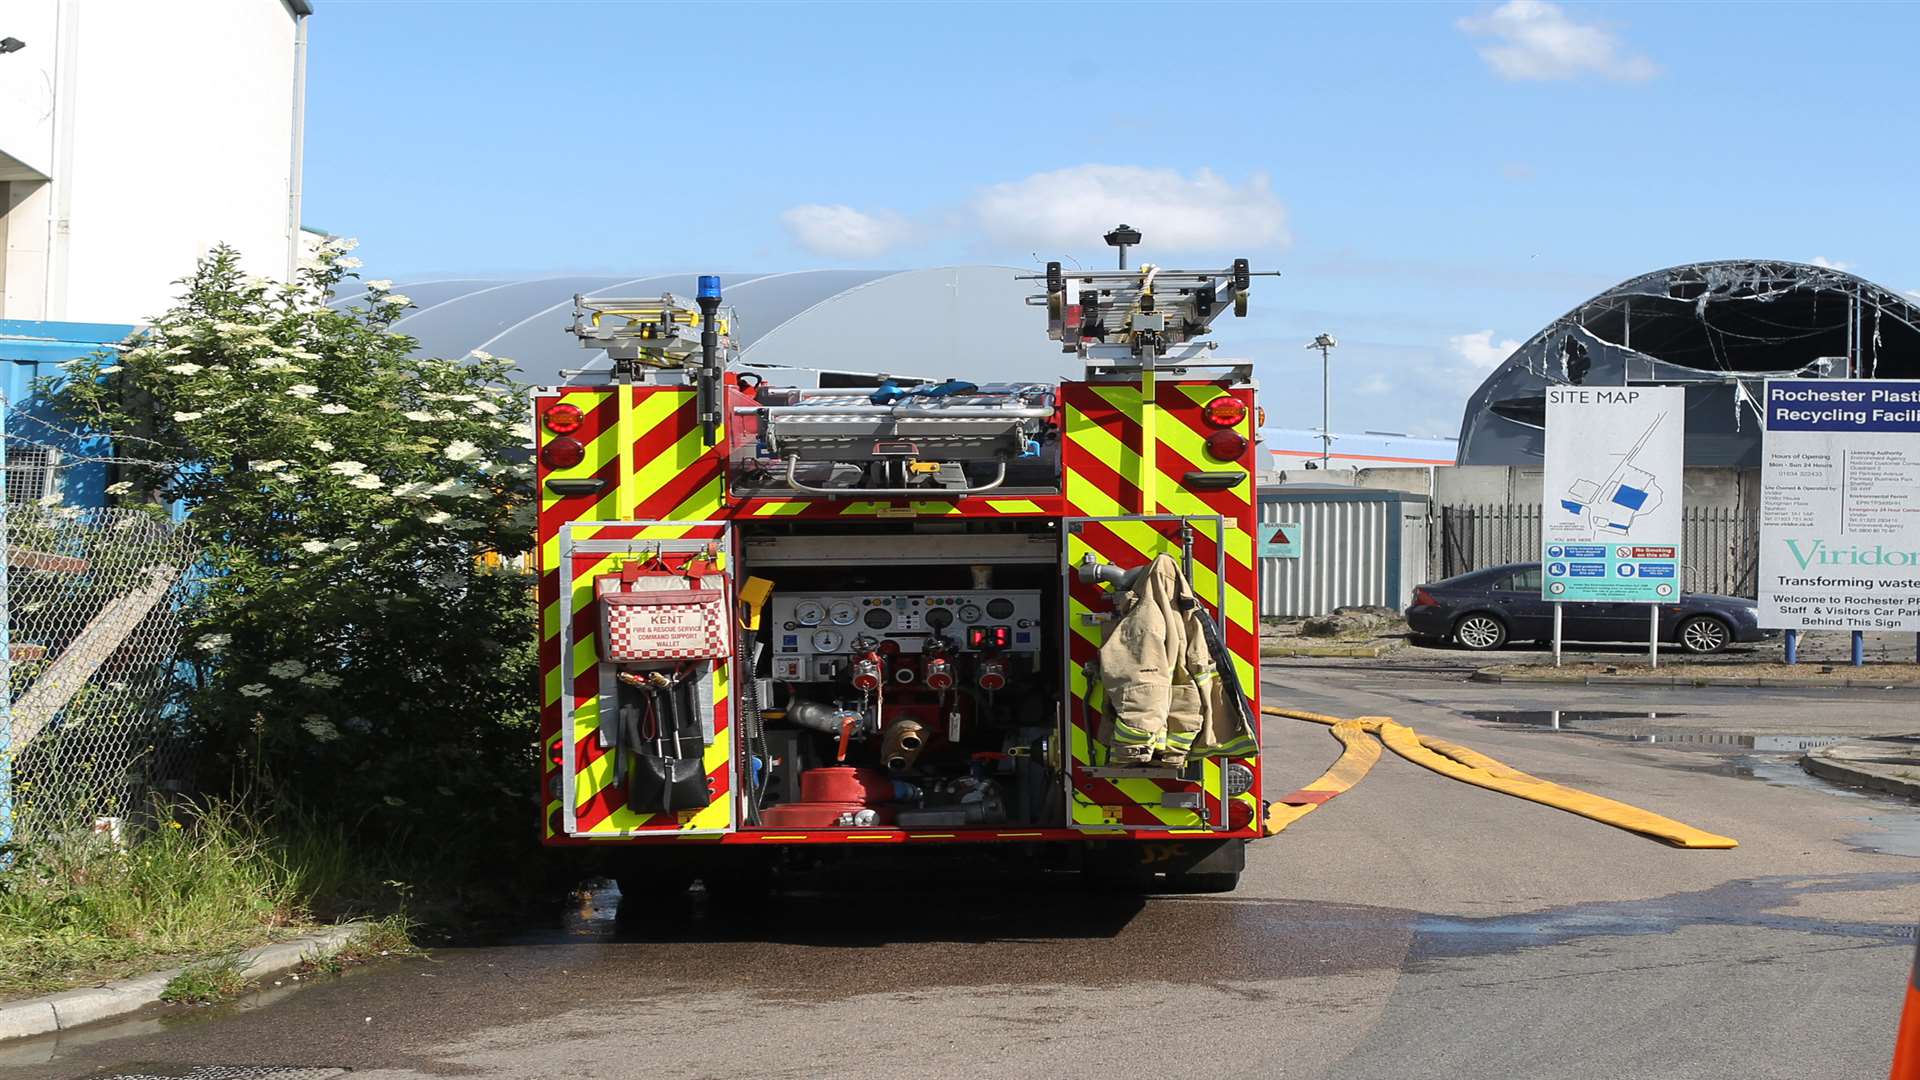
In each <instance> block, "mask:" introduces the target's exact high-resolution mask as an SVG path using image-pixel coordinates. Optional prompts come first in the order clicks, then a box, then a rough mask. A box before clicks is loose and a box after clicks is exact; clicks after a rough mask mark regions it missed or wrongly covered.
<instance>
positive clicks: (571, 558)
mask: <svg viewBox="0 0 1920 1080" xmlns="http://www.w3.org/2000/svg"><path fill="white" fill-rule="evenodd" d="M559 542H560V566H561V567H562V568H563V580H562V596H563V600H564V603H563V605H562V609H561V611H562V614H561V616H560V623H561V625H560V627H559V630H560V649H561V658H562V663H561V671H560V678H561V679H562V680H563V683H564V685H563V687H562V693H561V694H560V701H561V723H560V730H561V740H560V742H561V754H562V767H561V776H562V778H563V794H562V799H561V803H562V808H563V818H562V820H563V822H564V825H565V829H566V833H567V835H569V836H576V837H590V838H610V837H620V836H645V835H649V834H656V833H675V834H682V835H718V834H722V833H729V832H732V831H734V829H735V828H736V827H737V825H738V814H737V813H736V809H735V805H734V804H735V802H736V799H735V797H734V796H735V791H736V790H737V785H736V783H735V780H734V773H735V755H734V750H733V730H734V725H733V723H732V712H733V709H732V702H731V700H730V697H729V694H728V688H729V685H730V682H731V678H732V674H733V671H732V664H733V660H732V655H733V642H734V639H735V632H734V616H733V612H734V601H733V594H734V590H733V583H732V580H731V577H732V566H733V537H732V527H731V526H729V525H725V524H719V523H714V522H704V521H702V522H692V521H635V522H609V523H598V522H573V523H569V524H567V525H564V526H562V527H561V529H560V536H559Z"/></svg>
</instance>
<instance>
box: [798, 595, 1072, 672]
mask: <svg viewBox="0 0 1920 1080" xmlns="http://www.w3.org/2000/svg"><path fill="white" fill-rule="evenodd" d="M1040 600H1041V593H1040V590H1038V589H954V590H951V591H942V592H920V593H863V592H811V593H798V592H795V593H785V594H782V593H780V592H778V591H777V590H776V591H775V592H774V594H773V598H772V600H771V602H770V604H769V615H770V617H771V620H772V622H773V628H774V638H773V647H774V653H775V654H776V655H779V654H787V655H800V656H816V655H835V654H845V653H846V652H848V651H849V650H850V649H852V647H853V646H852V641H853V639H854V637H855V636H857V635H856V633H855V632H856V631H858V632H859V634H865V635H868V636H871V637H875V638H878V639H880V640H882V641H883V642H885V641H891V642H893V643H895V644H896V645H897V646H898V647H899V650H900V651H901V652H902V653H908V654H913V653H919V652H922V651H924V650H925V648H926V644H927V641H928V639H929V638H930V637H932V636H934V635H938V636H940V637H942V638H944V639H945V640H946V641H947V643H948V646H949V647H950V648H953V649H957V650H959V651H961V652H974V651H980V650H982V649H986V650H991V651H995V652H1005V653H1033V652H1038V651H1039V650H1040V647H1041V642H1042V637H1041V635H1042V632H1043V631H1042V627H1043V626H1044V625H1045V624H1046V623H1048V622H1050V621H1051V620H1043V619H1042V618H1041V610H1040V608H1041V603H1040ZM996 626H997V627H1002V628H1004V631H1005V632H1004V633H996V632H994V631H993V630H992V629H991V628H992V627H996ZM978 627H986V628H988V630H987V632H986V633H985V634H984V635H982V636H978V637H977V638H976V636H975V635H973V634H972V633H971V631H972V630H973V629H974V628H978Z"/></svg>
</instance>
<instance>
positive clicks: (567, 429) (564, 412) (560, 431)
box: [540, 401, 585, 435]
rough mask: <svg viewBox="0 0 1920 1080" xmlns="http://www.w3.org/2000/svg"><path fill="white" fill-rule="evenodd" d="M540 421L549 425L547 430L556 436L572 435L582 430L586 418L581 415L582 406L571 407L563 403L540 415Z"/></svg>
mask: <svg viewBox="0 0 1920 1080" xmlns="http://www.w3.org/2000/svg"><path fill="white" fill-rule="evenodd" d="M540 419H541V422H542V423H544V424H546V425H547V430H548V431H551V432H553V433H554V434H555V435H571V434H573V433H574V432H576V431H579V430H580V424H581V422H582V421H583V420H584V419H585V417H584V416H582V415H581V412H580V406H578V405H569V404H567V403H566V402H564V401H563V402H561V403H559V404H558V405H554V406H552V407H550V408H548V409H547V411H546V412H544V413H542V414H541V415H540Z"/></svg>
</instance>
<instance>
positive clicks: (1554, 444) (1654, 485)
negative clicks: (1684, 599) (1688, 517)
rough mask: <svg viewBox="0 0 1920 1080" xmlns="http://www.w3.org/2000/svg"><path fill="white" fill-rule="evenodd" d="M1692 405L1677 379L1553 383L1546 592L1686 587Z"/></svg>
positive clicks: (1653, 591) (1670, 591)
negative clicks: (1684, 523) (1684, 513)
mask: <svg viewBox="0 0 1920 1080" xmlns="http://www.w3.org/2000/svg"><path fill="white" fill-rule="evenodd" d="M1686 411H1687V392H1686V390H1685V389H1684V388H1682V387H1678V386H1550V387H1548V388H1547V453H1546V469H1545V476H1544V477H1543V479H1542V483H1543V484H1544V488H1543V491H1542V497H1541V500H1540V556H1541V558H1540V595H1541V596H1542V597H1543V598H1545V599H1547V600H1598V601H1613V602H1616V603H1621V602H1624V603H1644V604H1661V603H1671V602H1672V601H1673V600H1675V599H1676V598H1677V597H1679V595H1680V584H1681V577H1680V536H1681V517H1680V489H1681V470H1682V467H1683V465H1684V462H1685V441H1686Z"/></svg>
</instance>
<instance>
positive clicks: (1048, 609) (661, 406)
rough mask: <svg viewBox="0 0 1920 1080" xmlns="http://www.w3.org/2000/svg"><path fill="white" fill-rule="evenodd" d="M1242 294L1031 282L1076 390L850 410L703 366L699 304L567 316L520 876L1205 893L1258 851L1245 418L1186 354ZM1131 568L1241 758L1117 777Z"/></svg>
mask: <svg viewBox="0 0 1920 1080" xmlns="http://www.w3.org/2000/svg"><path fill="white" fill-rule="evenodd" d="M1123 250H1124V249H1123ZM1123 258H1124V256H1123ZM1253 276H1254V275H1252V274H1251V273H1249V271H1248V269H1247V266H1246V263H1245V261H1244V260H1241V261H1238V262H1236V263H1235V264H1234V265H1233V266H1232V267H1230V268H1228V269H1225V270H1217V271H1197V272H1196V271H1172V270H1165V271H1163V270H1159V269H1157V268H1155V267H1152V266H1143V267H1141V268H1139V269H1138V270H1125V269H1122V270H1119V271H1098V272H1087V271H1079V270H1075V271H1072V272H1070V273H1068V272H1063V271H1062V270H1061V268H1060V266H1059V264H1051V265H1050V266H1049V268H1048V273H1047V275H1046V277H1045V279H1044V280H1045V294H1044V303H1045V306H1046V308H1047V315H1048V326H1049V332H1050V335H1051V336H1052V337H1053V338H1055V339H1056V340H1059V341H1061V343H1062V348H1063V350H1065V351H1067V352H1069V353H1074V354H1077V355H1078V356H1080V357H1082V358H1083V359H1084V361H1085V373H1084V375H1083V376H1082V377H1079V378H1075V379H1071V380H1067V381H1059V382H1052V381H1049V382H1044V383H1002V384H985V385H974V384H971V383H965V382H961V381H957V380H950V381H948V382H946V383H943V384H938V385H929V384H918V385H900V384H898V383H896V382H895V381H894V380H884V381H883V380H881V379H879V378H876V379H875V380H874V382H875V384H876V385H874V386H872V387H861V388H857V389H851V390H850V389H817V388H780V387H775V386H773V385H772V384H771V383H769V382H768V381H766V380H765V379H763V378H761V377H759V376H758V375H756V374H755V373H754V372H752V371H751V370H742V369H740V368H741V366H740V365H739V364H738V363H737V362H734V363H732V364H731V365H730V364H729V361H730V360H731V359H732V355H731V354H732V348H731V342H730V335H729V329H730V320H731V313H730V311H729V310H728V309H726V308H725V307H724V306H722V304H721V303H720V283H719V281H718V279H714V278H701V279H700V280H699V289H698V291H697V295H696V297H695V298H694V300H693V301H691V302H690V301H688V300H685V299H682V298H679V297H675V296H672V295H668V296H665V297H659V298H650V299H648V300H644V301H641V300H600V299H594V300H588V299H584V298H576V308H577V311H576V315H575V325H574V330H575V332H576V333H577V334H579V335H580V337H581V338H582V339H583V343H585V344H587V345H588V346H590V347H594V348H606V349H607V351H608V355H609V356H610V357H611V358H612V360H613V368H612V370H611V371H606V372H597V373H595V375H596V376H597V379H598V381H599V382H600V384H599V385H564V386H553V387H545V388H540V389H538V390H536V391H535V394H534V423H535V425H536V446H537V460H538V466H537V468H538V472H537V483H538V493H539V526H538V565H539V572H540V579H539V605H540V622H541V633H540V666H541V687H540V693H541V709H540V744H541V748H542V753H541V777H540V783H541V788H540V790H541V793H542V798H541V803H542V812H541V814H540V829H541V834H542V837H543V839H544V840H545V842H547V843H549V844H555V845H567V844H593V845H621V846H630V847H631V848H632V849H633V850H632V851H630V852H626V853H624V854H623V857H624V858H627V859H629V860H630V861H631V863H632V864H633V865H635V866H639V867H645V866H646V865H647V863H648V860H650V859H658V860H659V865H660V866H663V867H664V866H666V865H668V864H669V863H671V865H673V866H675V867H679V868H689V867H691V868H694V870H693V871H692V872H696V873H697V872H698V870H697V868H698V867H699V866H701V865H702V864H701V862H700V860H701V859H702V858H710V859H713V860H734V861H736V862H737V861H738V860H740V859H742V858H752V857H751V856H747V855H745V851H748V850H758V851H763V852H765V853H766V856H764V857H770V856H772V855H773V854H774V853H776V852H777V853H778V854H780V855H781V856H783V857H788V858H792V857H795V856H796V855H800V856H801V857H805V856H804V855H803V854H802V853H805V852H817V853H819V854H828V853H829V851H830V849H831V851H833V852H838V851H844V850H846V849H848V848H850V847H853V846H859V847H869V846H870V847H881V846H905V847H909V848H919V847H928V848H933V847H938V846H940V845H968V844H1020V845H1027V846H1030V847H1032V848H1034V849H1035V850H1039V851H1047V852H1052V853H1056V854H1061V855H1064V856H1066V857H1067V858H1068V859H1069V860H1079V859H1081V858H1083V857H1084V856H1086V855H1087V854H1088V853H1094V854H1095V855H1096V856H1097V855H1099V853H1106V854H1107V856H1108V857H1114V856H1116V855H1117V856H1118V857H1123V858H1126V859H1131V860H1133V861H1136V862H1137V861H1139V860H1140V859H1142V858H1144V859H1145V860H1146V861H1147V863H1148V864H1149V865H1150V866H1151V867H1152V868H1156V869H1159V870H1162V871H1165V872H1169V873H1172V874H1186V875H1188V876H1190V877H1191V878H1192V879H1193V880H1194V882H1196V883H1202V884H1211V885H1212V886H1213V887H1231V885H1232V883H1233V881H1234V880H1235V879H1236V878H1237V874H1238V870H1239V868H1240V867H1241V865H1243V860H1244V853H1243V848H1244V843H1245V842H1246V841H1248V840H1251V839H1253V838H1256V837H1258V836H1260V835H1261V822H1262V818H1263V813H1262V803H1261V800H1260V791H1261V787H1260V772H1261V768H1260V760H1259V757H1258V752H1257V746H1258V729H1257V726H1252V725H1254V724H1256V722H1257V717H1258V715H1259V714H1258V707H1259V702H1258V693H1259V689H1258V687H1259V679H1258V665H1259V659H1258V657H1259V633H1258V616H1259V611H1258V606H1257V602H1258V596H1259V590H1258V587H1257V586H1258V580H1257V563H1256V559H1255V539H1254V537H1255V531H1256V530H1255V522H1256V504H1255V469H1256V458H1255V448H1254V441H1255V440H1254V433H1255V431H1256V430H1257V415H1256V414H1257V410H1256V406H1255V402H1254V389H1255V388H1254V384H1253V381H1252V378H1251V370H1250V368H1249V366H1248V365H1247V364H1246V363H1245V362H1242V361H1223V360H1216V359H1214V358H1213V357H1212V353H1211V343H1210V342H1206V341H1204V340H1201V338H1202V337H1203V336H1204V335H1205V333H1206V332H1207V329H1208V327H1209V325H1210V324H1211V322H1212V320H1213V318H1214V317H1215V316H1217V315H1219V314H1221V313H1223V312H1224V311H1225V310H1227V309H1228V308H1232V309H1234V310H1235V311H1236V313H1237V314H1244V312H1245V310H1246V303H1247V296H1248V292H1249V286H1250V283H1251V278H1252V277H1253ZM1040 300H1041V298H1040V297H1036V298H1035V306H1039V301H1040ZM1161 554H1166V555H1168V556H1170V557H1171V558H1172V559H1173V560H1176V561H1177V563H1178V565H1179V566H1180V569H1181V574H1182V576H1183V577H1184V578H1185V580H1186V581H1187V582H1188V583H1190V585H1191V587H1192V591H1193V593H1194V595H1195V596H1197V598H1198V600H1199V602H1200V606H1201V608H1202V609H1203V610H1202V615H1203V617H1204V618H1205V619H1206V620H1208V621H1209V622H1210V623H1211V627H1210V631H1211V633H1210V637H1211V640H1213V642H1214V656H1215V658H1216V659H1217V660H1219V662H1220V663H1219V667H1220V672H1221V675H1223V676H1224V677H1225V678H1224V679H1223V682H1225V683H1227V684H1228V686H1229V688H1230V690H1231V693H1232V695H1233V699H1232V700H1233V704H1234V706H1235V707H1236V708H1238V709H1241V710H1244V716H1245V718H1246V723H1247V724H1248V725H1249V727H1250V730H1249V732H1248V734H1249V735H1250V736H1251V738H1250V740H1247V741H1245V742H1244V743H1243V745H1240V746H1239V747H1238V748H1237V749H1232V750H1229V751H1227V752H1220V753H1212V754H1210V755H1209V756H1204V757H1202V756H1195V757H1193V758H1192V759H1191V760H1187V761H1185V762H1178V761H1177V759H1178V757H1179V755H1178V754H1177V753H1172V754H1171V755H1170V757H1169V756H1167V752H1166V751H1165V748H1164V746H1163V745H1160V744H1156V746H1155V749H1156V751H1160V752H1161V754H1162V757H1161V758H1160V759H1157V760H1155V761H1151V762H1146V763H1122V762H1119V761H1117V760H1116V759H1115V755H1114V751H1113V738H1114V736H1113V726H1112V719H1111V716H1110V714H1109V711H1108V709H1107V708H1106V707H1105V705H1104V701H1103V698H1104V697H1105V695H1104V694H1103V692H1102V673H1101V671H1100V670H1099V666H1098V659H1099V651H1100V647H1101V644H1102V642H1103V640H1104V635H1105V634H1106V633H1107V631H1108V629H1109V627H1110V624H1111V622H1112V617H1111V615H1110V614H1109V612H1110V609H1111V607H1112V603H1113V598H1114V593H1115V590H1116V589H1122V588H1125V587H1126V583H1127V582H1128V581H1129V580H1131V579H1132V578H1133V577H1135V576H1136V575H1131V574H1128V573H1127V571H1130V570H1135V569H1138V568H1140V567H1143V566H1145V565H1147V564H1148V563H1149V562H1151V561H1153V559H1154V558H1155V556H1157V555H1161ZM1176 678H1177V677H1176ZM1204 749H1205V748H1202V750H1204ZM1168 760H1171V761H1173V763H1171V764H1169V763H1168ZM1096 861H1098V860H1097V859H1096ZM663 877H671V875H663Z"/></svg>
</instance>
